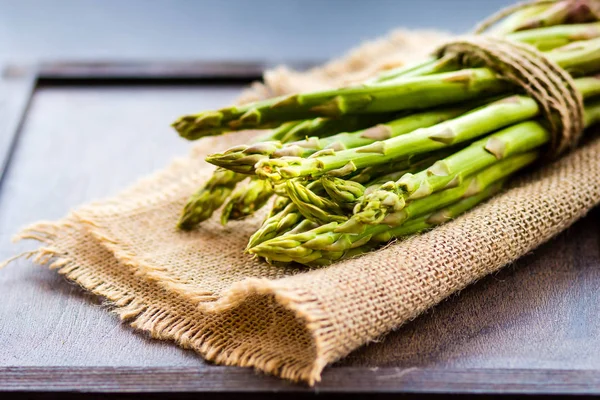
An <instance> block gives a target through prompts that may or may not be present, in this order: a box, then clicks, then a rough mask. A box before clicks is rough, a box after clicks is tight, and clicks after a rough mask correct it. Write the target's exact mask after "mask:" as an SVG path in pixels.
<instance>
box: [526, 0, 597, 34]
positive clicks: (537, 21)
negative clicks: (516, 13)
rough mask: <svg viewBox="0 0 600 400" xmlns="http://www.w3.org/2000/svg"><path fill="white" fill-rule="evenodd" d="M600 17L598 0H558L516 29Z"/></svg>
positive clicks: (583, 20)
mask: <svg viewBox="0 0 600 400" xmlns="http://www.w3.org/2000/svg"><path fill="white" fill-rule="evenodd" d="M598 19H600V3H599V2H598V1H596V0H577V1H557V2H556V4H553V5H552V6H551V7H548V8H547V9H546V10H542V11H540V12H537V13H535V14H534V15H532V16H531V17H530V18H529V19H527V20H526V21H524V22H523V23H522V24H520V25H519V26H517V27H516V28H515V29H514V30H515V31H521V30H527V29H532V28H539V27H543V26H551V25H555V24H561V23H564V22H588V21H598Z"/></svg>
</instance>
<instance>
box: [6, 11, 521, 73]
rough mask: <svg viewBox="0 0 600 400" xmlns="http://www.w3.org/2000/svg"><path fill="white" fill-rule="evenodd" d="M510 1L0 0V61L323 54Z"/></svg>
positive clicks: (462, 20)
mask: <svg viewBox="0 0 600 400" xmlns="http://www.w3.org/2000/svg"><path fill="white" fill-rule="evenodd" d="M511 3H513V1H511V0H195V1H194V0H172V1H168V0H0V64H2V63H6V62H12V63H32V62H35V61H38V60H46V61H54V60H65V59H67V60H88V61H89V60H94V61H96V60H115V59H117V60H165V59H168V60H243V61H249V60H252V61H268V62H273V63H277V62H285V61H297V60H311V61H312V60H323V59H327V58H331V57H334V56H337V55H340V54H342V53H343V52H344V51H346V50H348V49H350V48H351V47H353V46H355V45H356V44H358V43H359V42H361V41H363V40H367V39H373V38H376V37H378V36H380V35H383V34H385V33H386V32H389V31H391V30H392V29H394V28H397V27H409V28H437V29H443V30H448V31H452V32H455V33H462V32H465V31H467V30H468V29H470V28H471V27H472V26H473V25H474V24H475V23H476V22H477V21H478V20H480V19H482V18H484V17H485V16H487V15H489V14H491V13H493V12H494V11H495V10H497V9H499V8H502V7H504V6H506V5H508V4H511Z"/></svg>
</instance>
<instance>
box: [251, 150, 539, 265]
mask: <svg viewBox="0 0 600 400" xmlns="http://www.w3.org/2000/svg"><path fill="white" fill-rule="evenodd" d="M538 156H539V152H536V151H534V152H529V153H524V154H519V155H516V156H513V157H510V158H507V159H504V160H501V161H499V162H498V163H496V164H494V165H492V166H491V167H489V168H487V169H485V170H483V171H482V172H480V173H479V174H477V175H476V176H474V177H472V178H470V179H467V180H465V181H464V182H463V183H462V184H460V185H459V186H457V187H455V188H451V189H447V190H444V191H442V192H438V193H435V194H433V195H431V196H428V197H426V198H423V199H419V200H415V201H414V202H412V203H411V204H410V205H408V206H407V207H406V208H404V209H403V210H402V211H401V214H390V215H388V217H387V218H386V219H385V220H384V221H383V223H382V224H378V225H361V229H360V231H356V232H354V233H347V232H340V231H339V228H340V227H342V226H343V225H340V224H339V223H337V222H331V223H329V224H326V225H322V226H320V227H318V228H316V229H313V230H310V231H307V232H304V233H300V234H286V235H282V236H279V237H275V238H273V239H271V240H267V241H265V242H262V243H260V244H259V245H257V246H255V247H252V248H250V249H249V250H248V251H249V252H250V253H252V254H256V255H258V256H261V257H265V258H267V259H269V260H275V261H282V262H291V261H296V262H299V263H301V264H310V263H312V262H314V261H315V260H319V259H323V258H328V259H339V258H340V257H341V256H343V254H344V253H345V252H346V251H348V250H350V249H352V248H355V247H360V246H362V245H365V244H366V243H368V242H369V241H370V240H371V238H372V237H374V236H377V235H381V234H383V233H385V232H386V231H388V230H389V229H390V227H391V226H400V225H402V224H403V223H404V222H406V221H407V220H408V219H409V218H416V217H419V216H422V215H425V214H429V213H432V212H434V211H437V210H440V209H442V208H445V207H447V206H449V205H451V204H453V203H455V202H456V201H459V200H460V199H463V198H468V197H470V196H473V195H476V194H479V193H481V192H482V191H484V190H485V189H486V188H487V187H489V186H491V185H493V184H495V183H496V182H500V181H503V180H504V179H505V178H507V177H508V176H509V175H511V174H512V173H514V172H516V171H518V170H520V169H522V168H524V167H525V166H527V165H529V164H531V163H532V162H533V161H535V160H536V159H537V158H538ZM345 224H347V222H346V223H344V225H345Z"/></svg>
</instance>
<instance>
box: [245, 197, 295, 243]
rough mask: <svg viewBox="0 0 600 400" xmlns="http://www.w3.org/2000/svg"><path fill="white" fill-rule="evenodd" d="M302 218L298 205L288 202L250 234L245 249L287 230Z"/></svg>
mask: <svg viewBox="0 0 600 400" xmlns="http://www.w3.org/2000/svg"><path fill="white" fill-rule="evenodd" d="M303 219H304V217H303V216H302V214H301V213H300V211H299V210H298V207H297V206H296V205H295V204H294V203H289V204H288V205H287V206H286V207H285V208H284V209H283V210H281V211H279V212H278V213H276V214H274V215H273V216H271V217H269V218H267V219H266V220H265V221H264V222H263V224H262V225H261V227H260V228H258V230H257V231H256V232H254V234H253V235H252V236H250V239H249V240H248V245H247V247H246V250H248V249H250V248H253V247H255V246H257V245H259V244H260V243H263V242H265V241H267V240H269V239H273V238H275V237H277V236H281V235H282V234H284V233H286V232H289V231H290V230H291V229H292V228H294V227H295V226H296V225H298V224H299V223H300V222H301V221H302V220H303Z"/></svg>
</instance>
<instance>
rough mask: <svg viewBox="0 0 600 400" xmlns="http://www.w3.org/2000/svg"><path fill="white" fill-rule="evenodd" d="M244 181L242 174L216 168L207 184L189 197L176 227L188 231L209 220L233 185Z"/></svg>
mask: <svg viewBox="0 0 600 400" xmlns="http://www.w3.org/2000/svg"><path fill="white" fill-rule="evenodd" d="M244 179H245V176H244V175H242V174H238V173H236V172H233V171H229V170H226V169H223V168H218V169H217V170H216V171H215V172H214V173H213V175H212V176H211V178H210V179H209V180H208V182H206V184H205V185H204V186H203V187H202V188H200V190H198V191H197V192H196V193H194V194H193V195H192V196H191V197H190V199H189V200H188V202H187V204H186V205H185V206H184V208H183V211H182V214H181V217H180V218H179V222H178V224H177V226H178V227H179V228H180V229H183V230H186V231H188V230H191V229H193V228H194V227H195V226H196V225H198V224H199V223H200V222H202V221H204V220H206V219H208V218H210V216H211V215H212V213H213V212H214V210H216V209H217V208H219V207H221V205H222V204H223V202H224V201H225V200H226V199H227V197H228V196H229V195H230V194H231V192H232V190H233V188H234V187H235V185H237V183H238V182H240V181H242V180H244Z"/></svg>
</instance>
